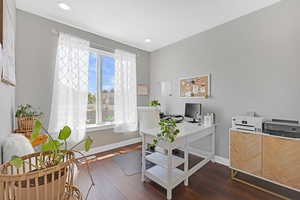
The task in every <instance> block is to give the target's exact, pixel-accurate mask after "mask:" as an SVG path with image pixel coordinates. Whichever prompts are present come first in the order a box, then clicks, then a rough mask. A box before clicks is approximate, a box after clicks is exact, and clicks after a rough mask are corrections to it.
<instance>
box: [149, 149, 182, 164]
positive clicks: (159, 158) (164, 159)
mask: <svg viewBox="0 0 300 200" xmlns="http://www.w3.org/2000/svg"><path fill="white" fill-rule="evenodd" d="M171 159H172V168H176V167H178V166H180V165H182V164H183V163H184V159H183V158H180V157H178V156H175V155H173V156H172V158H171ZM146 160H148V161H150V162H152V163H154V164H156V165H158V166H160V167H163V168H168V156H167V155H164V154H162V153H159V152H155V153H152V154H150V155H148V156H146Z"/></svg>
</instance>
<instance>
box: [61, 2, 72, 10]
mask: <svg viewBox="0 0 300 200" xmlns="http://www.w3.org/2000/svg"><path fill="white" fill-rule="evenodd" d="M58 6H59V7H60V8H61V9H62V10H71V7H70V6H69V5H68V4H66V3H59V4H58Z"/></svg>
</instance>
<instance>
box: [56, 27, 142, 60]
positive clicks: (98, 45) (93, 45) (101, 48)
mask: <svg viewBox="0 0 300 200" xmlns="http://www.w3.org/2000/svg"><path fill="white" fill-rule="evenodd" d="M51 32H52V33H53V34H54V35H57V36H58V35H59V32H58V31H56V30H55V29H52V30H51ZM90 44H91V48H95V49H99V50H104V51H108V52H110V53H114V52H115V50H116V49H115V48H111V47H107V46H103V45H101V44H96V43H93V42H91V43H90ZM121 50H122V49H121ZM124 51H127V50H124ZM130 53H132V52H130ZM132 54H135V55H136V56H138V54H137V53H132Z"/></svg>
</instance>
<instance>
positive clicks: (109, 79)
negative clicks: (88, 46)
mask: <svg viewBox="0 0 300 200" xmlns="http://www.w3.org/2000/svg"><path fill="white" fill-rule="evenodd" d="M114 79H115V59H114V57H113V55H112V54H109V53H106V52H100V51H96V50H95V51H91V52H90V55H89V94H88V110H87V125H88V126H100V125H105V124H112V123H113V121H114Z"/></svg>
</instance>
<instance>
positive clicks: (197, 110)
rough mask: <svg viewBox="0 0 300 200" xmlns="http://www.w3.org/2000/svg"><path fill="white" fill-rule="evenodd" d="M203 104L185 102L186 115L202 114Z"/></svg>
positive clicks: (193, 116)
mask: <svg viewBox="0 0 300 200" xmlns="http://www.w3.org/2000/svg"><path fill="white" fill-rule="evenodd" d="M201 114H202V113H201V104H200V103H186V104H185V114H184V116H185V117H189V118H192V119H194V118H196V117H197V115H201Z"/></svg>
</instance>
